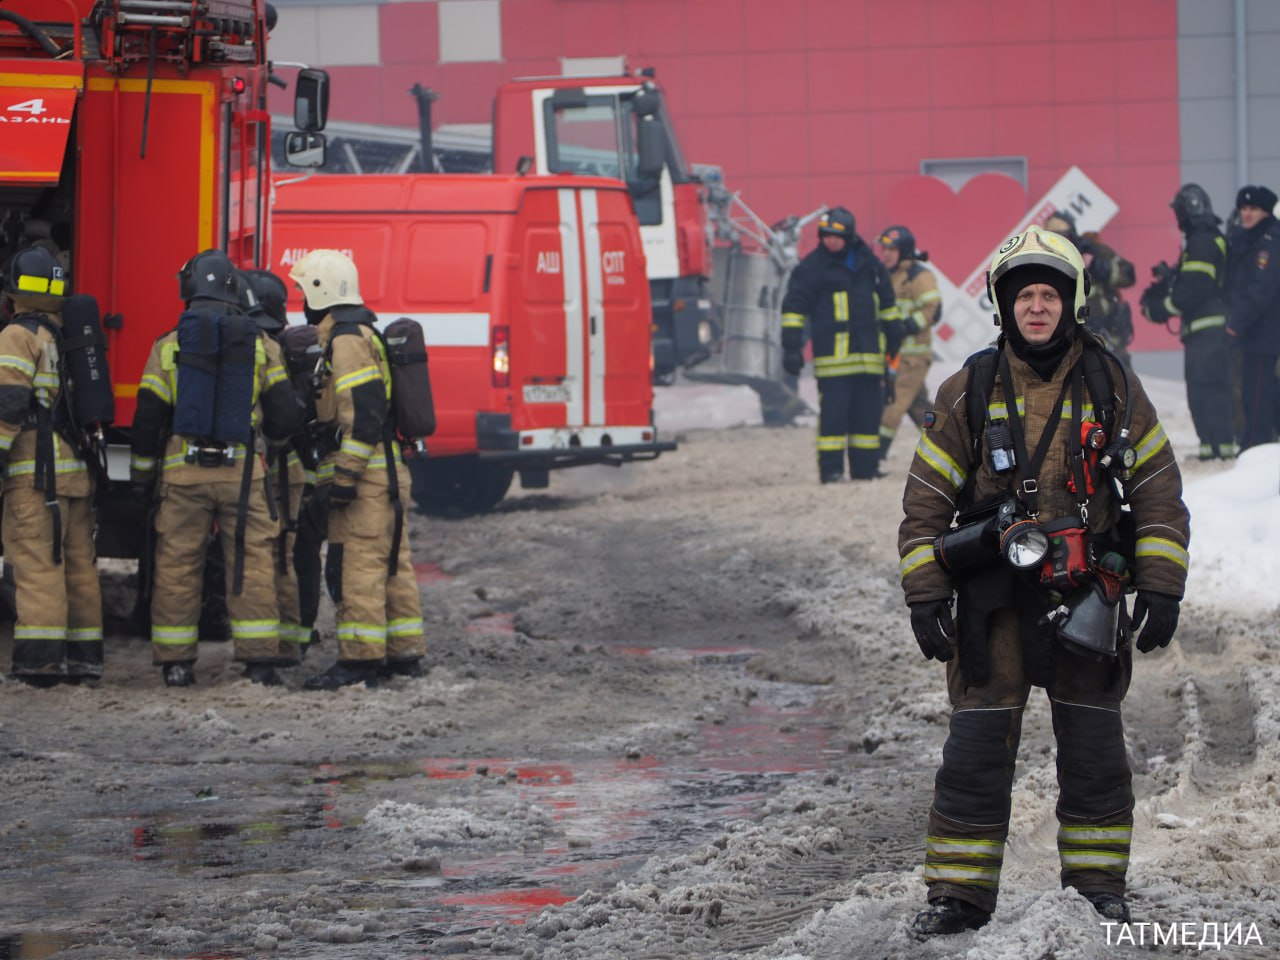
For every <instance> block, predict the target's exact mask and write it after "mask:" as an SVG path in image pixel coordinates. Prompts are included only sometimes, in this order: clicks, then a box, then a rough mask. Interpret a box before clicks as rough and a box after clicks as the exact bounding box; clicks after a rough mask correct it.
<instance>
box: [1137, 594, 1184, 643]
mask: <svg viewBox="0 0 1280 960" xmlns="http://www.w3.org/2000/svg"><path fill="white" fill-rule="evenodd" d="M1179 606H1180V601H1179V600H1178V598H1177V597H1171V596H1169V595H1168V594H1167V593H1156V592H1155V591H1154V590H1139V591H1138V599H1137V600H1135V601H1134V603H1133V619H1132V620H1130V621H1129V633H1130V635H1133V636H1136V635H1137V633H1138V628H1139V627H1142V626H1143V621H1146V626H1145V627H1144V628H1143V630H1142V636H1140V637H1138V649H1139V650H1141V651H1142V652H1143V653H1150V652H1151V651H1152V650H1154V649H1155V648H1156V647H1167V646H1168V645H1169V641H1170V640H1172V639H1173V631H1175V630H1177V629H1178V608H1179Z"/></svg>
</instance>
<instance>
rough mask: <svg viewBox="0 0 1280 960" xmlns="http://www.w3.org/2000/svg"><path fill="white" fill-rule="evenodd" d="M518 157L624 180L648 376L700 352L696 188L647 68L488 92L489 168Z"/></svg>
mask: <svg viewBox="0 0 1280 960" xmlns="http://www.w3.org/2000/svg"><path fill="white" fill-rule="evenodd" d="M522 156H528V157H530V158H531V159H532V161H533V169H534V170H535V171H536V172H538V173H576V174H588V175H594V176H601V177H612V178H614V179H617V180H621V181H623V182H624V183H626V185H627V189H628V191H629V192H630V193H631V200H632V203H633V204H634V205H635V210H636V216H637V217H638V218H639V220H640V235H641V237H643V239H644V253H645V259H646V261H647V264H648V268H647V269H648V276H649V288H650V296H651V298H652V301H653V364H654V370H653V372H654V377H655V379H656V380H658V382H667V381H669V380H670V378H671V377H672V376H673V375H674V373H675V371H676V369H677V368H678V367H681V366H685V365H688V364H690V363H694V362H697V361H698V360H701V359H703V358H705V356H706V352H707V344H708V343H709V342H710V340H711V338H712V331H711V301H710V299H709V295H708V293H707V283H708V280H709V278H710V274H711V247H710V243H709V241H708V237H707V211H706V209H705V197H704V193H703V188H702V185H701V184H700V183H699V181H698V179H697V177H696V176H694V174H693V172H692V170H691V169H690V167H689V165H688V164H687V163H686V162H685V158H684V155H683V154H682V152H681V150H680V141H679V140H678V138H677V137H676V134H675V130H674V128H673V127H672V124H671V117H670V114H669V112H668V110H667V106H666V101H665V99H664V97H663V94H662V89H661V88H660V87H659V86H658V84H657V82H656V80H655V79H654V76H653V71H652V70H645V71H642V73H641V75H640V76H614V77H535V78H530V79H521V80H512V81H509V82H507V83H504V84H503V85H502V86H501V87H500V88H499V89H498V94H497V97H496V98H495V100H494V109H493V169H494V170H495V171H497V172H499V173H507V172H511V171H514V170H515V169H516V168H517V165H518V164H519V163H520V158H521V157H522Z"/></svg>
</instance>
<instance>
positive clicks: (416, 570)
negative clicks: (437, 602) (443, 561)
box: [413, 560, 453, 583]
mask: <svg viewBox="0 0 1280 960" xmlns="http://www.w3.org/2000/svg"><path fill="white" fill-rule="evenodd" d="M413 575H414V577H415V578H416V579H417V581H418V582H419V583H440V582H441V581H443V580H452V579H453V578H452V577H450V576H449V575H448V574H447V573H445V572H444V571H443V570H442V569H441V568H440V564H438V563H432V562H430V561H427V560H424V561H423V562H422V563H415V564H414V565H413Z"/></svg>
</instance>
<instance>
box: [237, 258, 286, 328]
mask: <svg viewBox="0 0 1280 960" xmlns="http://www.w3.org/2000/svg"><path fill="white" fill-rule="evenodd" d="M241 274H242V276H243V277H244V280H245V281H246V283H245V286H247V287H249V288H250V289H251V290H252V292H253V296H254V298H255V300H256V301H257V303H256V305H255V309H254V310H253V312H252V313H249V315H250V316H251V317H253V318H254V319H255V320H256V321H258V326H259V327H261V328H262V329H263V330H265V331H267V333H279V332H280V331H281V330H283V329H284V327H285V324H287V323H288V322H289V316H288V310H287V308H286V307H285V303H286V301H287V300H288V299H289V288H288V287H286V286H285V285H284V281H283V280H281V279H280V278H279V277H277V276H276V275H275V274H274V273H272V272H271V271H270V270H244V271H241ZM246 312H248V311H246Z"/></svg>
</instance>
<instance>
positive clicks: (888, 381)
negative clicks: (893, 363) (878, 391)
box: [884, 368, 898, 406]
mask: <svg viewBox="0 0 1280 960" xmlns="http://www.w3.org/2000/svg"><path fill="white" fill-rule="evenodd" d="M897 399H898V375H897V373H895V372H894V371H893V369H892V368H891V369H889V370H887V371H886V372H885V375H884V402H885V405H886V406H888V405H889V404H891V403H893V402H894V401H895V400H897Z"/></svg>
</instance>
